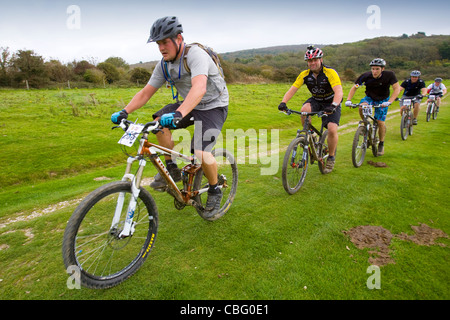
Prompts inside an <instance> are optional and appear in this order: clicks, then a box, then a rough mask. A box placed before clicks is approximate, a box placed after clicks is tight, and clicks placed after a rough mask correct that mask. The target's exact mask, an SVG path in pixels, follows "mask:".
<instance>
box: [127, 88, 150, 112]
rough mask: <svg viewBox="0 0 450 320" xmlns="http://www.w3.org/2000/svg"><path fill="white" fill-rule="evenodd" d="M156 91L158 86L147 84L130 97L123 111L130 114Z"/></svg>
mask: <svg viewBox="0 0 450 320" xmlns="http://www.w3.org/2000/svg"><path fill="white" fill-rule="evenodd" d="M156 91H158V88H155V87H153V86H152V85H149V84H147V85H146V86H145V87H144V88H143V89H142V90H141V91H139V92H138V93H136V95H135V96H134V97H133V99H131V101H130V103H128V105H127V106H126V107H125V111H126V112H127V113H128V114H130V113H132V112H134V111H136V110H137V109H139V108H141V107H142V106H143V105H144V104H146V103H147V101H148V100H150V98H151V97H152V96H153V95H154V94H155V92H156Z"/></svg>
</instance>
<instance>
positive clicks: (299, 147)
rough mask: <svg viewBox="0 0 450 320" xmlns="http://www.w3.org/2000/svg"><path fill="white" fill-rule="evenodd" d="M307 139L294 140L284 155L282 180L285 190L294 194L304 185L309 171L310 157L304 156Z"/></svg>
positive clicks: (301, 137)
mask: <svg viewBox="0 0 450 320" xmlns="http://www.w3.org/2000/svg"><path fill="white" fill-rule="evenodd" d="M307 145H308V144H307V142H306V137H305V136H300V137H297V138H295V139H294V140H292V142H291V143H290V144H289V146H288V148H287V150H286V154H285V155H284V160H283V168H282V170H281V180H282V181H283V187H284V190H286V192H287V193H289V194H294V193H296V192H297V191H298V190H300V188H301V187H302V185H303V182H304V181H305V177H306V173H307V171H308V164H309V163H308V159H309V157H308V155H307V154H306V155H305V156H303V152H304V148H305V146H307Z"/></svg>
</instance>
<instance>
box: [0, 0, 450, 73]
mask: <svg viewBox="0 0 450 320" xmlns="http://www.w3.org/2000/svg"><path fill="white" fill-rule="evenodd" d="M71 6H72V7H71ZM73 6H75V7H73ZM374 6H375V7H374ZM169 15H170V16H173V15H175V16H178V17H179V20H180V22H181V23H182V24H183V28H184V34H183V35H184V37H185V40H186V42H188V43H189V42H200V43H203V44H206V45H209V46H211V47H212V48H214V49H215V50H216V51H217V52H219V53H225V52H231V51H237V50H244V49H253V48H263V47H269V46H277V45H294V44H305V43H308V44H340V43H345V42H354V41H358V40H363V39H367V38H374V37H378V36H401V35H402V34H404V33H406V34H408V35H411V34H415V33H417V32H418V31H421V32H425V33H426V34H427V35H432V34H446V35H449V34H450V22H449V20H448V19H449V18H448V17H449V15H450V1H448V0H434V1H417V0H410V1H392V0H389V1H386V0H369V1H366V0H348V1H330V0H322V1H311V0H309V1H304V0H278V1H277V0H240V1H238V0H227V1H215V0H185V1H180V0H147V1H139V0H122V1H118V0H109V1H104V0H100V1H92V0H91V1H87V0H71V1H66V0H62V1H55V0H53V1H50V0H47V1H45V0H35V1H22V0H14V1H4V0H0V47H9V50H10V51H11V52H16V51H17V50H24V49H27V50H34V51H35V52H36V53H37V54H39V55H41V56H43V57H44V58H45V59H46V60H47V61H48V60H50V59H52V58H53V59H58V60H60V61H61V62H63V63H67V62H70V61H73V60H82V59H90V60H92V59H93V60H94V61H96V62H102V61H104V60H105V59H107V58H108V57H111V56H115V57H121V58H123V59H124V60H125V61H127V62H128V63H130V64H132V63H138V62H140V61H142V62H146V61H152V60H159V59H160V58H161V56H160V54H159V51H158V49H157V47H156V45H155V44H154V43H153V44H147V39H148V36H149V32H150V27H151V25H152V24H153V22H154V21H155V20H157V19H158V18H161V17H164V16H169Z"/></svg>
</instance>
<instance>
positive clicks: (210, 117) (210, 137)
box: [153, 102, 228, 153]
mask: <svg viewBox="0 0 450 320" xmlns="http://www.w3.org/2000/svg"><path fill="white" fill-rule="evenodd" d="M180 105H181V102H179V103H173V104H168V105H167V106H165V107H164V108H162V109H160V110H159V111H157V112H156V113H154V114H153V119H156V118H158V117H161V116H162V115H163V114H166V113H172V112H175V111H176V110H177V109H178V108H179V107H180ZM227 115H228V106H227V107H218V108H214V109H209V110H195V109H194V110H192V111H191V112H190V113H189V114H188V115H187V116H185V117H184V118H183V120H181V121H180V123H179V124H178V126H177V128H176V129H184V128H187V127H189V126H192V125H195V128H194V136H193V137H192V140H191V152H192V153H193V152H194V150H200V151H207V152H211V151H212V149H213V147H214V145H215V144H216V140H217V137H218V136H219V134H220V131H221V130H222V127H223V124H224V123H225V120H226V119H227Z"/></svg>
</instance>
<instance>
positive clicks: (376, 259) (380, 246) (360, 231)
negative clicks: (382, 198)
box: [343, 223, 448, 266]
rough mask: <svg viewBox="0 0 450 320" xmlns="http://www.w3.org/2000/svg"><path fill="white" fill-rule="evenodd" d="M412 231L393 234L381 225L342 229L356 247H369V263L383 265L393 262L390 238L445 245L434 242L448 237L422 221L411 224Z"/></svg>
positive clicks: (421, 243) (419, 243) (427, 244)
mask: <svg viewBox="0 0 450 320" xmlns="http://www.w3.org/2000/svg"><path fill="white" fill-rule="evenodd" d="M411 229H412V230H413V231H414V234H413V235H408V234H406V233H404V232H402V233H400V234H398V235H395V234H392V233H391V232H390V231H389V230H387V229H385V228H383V227H381V226H358V227H355V228H352V229H350V230H348V231H343V233H344V234H345V235H347V236H348V237H349V238H350V241H351V242H352V243H353V244H354V245H355V246H356V247H357V248H358V249H366V248H368V249H370V250H369V251H368V253H369V254H370V257H369V263H370V264H371V265H377V266H383V265H386V264H389V263H395V261H394V259H392V257H391V250H390V248H389V246H390V244H391V240H392V238H394V237H395V238H398V239H401V240H405V241H412V242H414V243H416V244H418V245H426V246H430V245H435V244H437V245H440V246H442V247H445V244H443V243H436V239H439V238H448V235H447V234H446V233H445V232H443V231H442V230H439V229H433V228H431V227H429V226H428V225H426V224H424V223H422V224H420V225H419V226H411Z"/></svg>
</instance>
